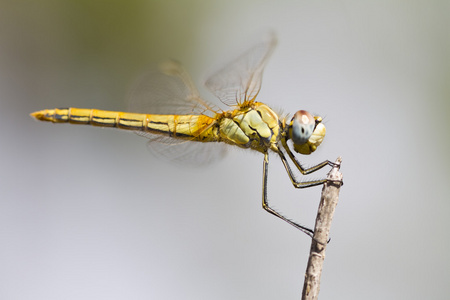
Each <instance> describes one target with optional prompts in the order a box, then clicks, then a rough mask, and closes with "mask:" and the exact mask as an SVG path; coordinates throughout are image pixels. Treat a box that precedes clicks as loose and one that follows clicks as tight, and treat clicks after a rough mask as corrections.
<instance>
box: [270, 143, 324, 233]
mask: <svg viewBox="0 0 450 300" xmlns="http://www.w3.org/2000/svg"><path fill="white" fill-rule="evenodd" d="M268 167H269V153H267V152H266V153H264V165H263V199H262V207H263V208H264V210H266V211H267V212H269V213H271V214H272V215H274V216H277V217H278V218H280V219H281V220H283V221H285V222H287V223H289V224H291V225H292V226H294V227H295V228H297V229H299V230H301V231H302V232H304V233H306V234H307V235H309V236H310V237H313V234H314V231H313V230H312V229H310V228H308V227H305V226H302V225H300V224H297V223H295V222H293V221H292V220H289V219H288V218H286V217H285V216H283V215H282V214H280V213H279V212H277V211H276V210H275V209H273V208H272V207H270V206H269V202H268V201H267V176H268V171H269V168H268ZM320 184H321V183H320Z"/></svg>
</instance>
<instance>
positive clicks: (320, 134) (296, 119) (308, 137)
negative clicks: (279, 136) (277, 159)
mask: <svg viewBox="0 0 450 300" xmlns="http://www.w3.org/2000/svg"><path fill="white" fill-rule="evenodd" d="M325 133H326V129H325V125H323V123H322V118H321V117H319V116H315V117H313V116H312V115H311V114H310V113H309V112H307V111H305V110H299V111H298V112H296V113H295V115H294V116H293V117H292V120H291V122H290V124H289V127H288V135H289V138H290V139H291V140H292V142H293V143H294V150H295V151H296V152H298V153H301V154H311V153H313V152H314V151H316V149H317V147H318V146H319V145H320V144H321V143H322V141H323V138H324V137H325Z"/></svg>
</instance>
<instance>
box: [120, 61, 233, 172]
mask: <svg viewBox="0 0 450 300" xmlns="http://www.w3.org/2000/svg"><path fill="white" fill-rule="evenodd" d="M128 110H129V111H130V112H135V113H145V114H171V115H173V114H177V115H191V114H206V115H211V114H214V113H215V112H216V111H217V110H218V109H217V108H216V107H214V106H213V105H211V104H209V103H208V102H206V101H204V100H203V99H202V98H201V97H200V95H199V93H198V91H197V88H196V87H195V85H194V83H193V82H192V80H191V78H190V76H189V74H188V73H187V72H186V70H185V69H184V68H183V67H182V66H181V64H180V63H178V62H176V61H173V60H170V61H166V62H163V63H162V64H160V65H159V66H157V67H155V68H153V69H151V70H150V71H148V72H147V73H145V74H144V75H143V76H141V77H140V78H139V79H138V80H137V81H136V83H135V84H134V86H133V87H132V89H131V91H130V94H129V96H128ZM135 133H136V134H137V135H139V136H143V137H145V138H147V139H149V142H148V144H147V146H148V148H149V150H150V151H151V152H152V153H153V154H154V155H155V156H157V157H162V158H164V159H168V160H170V161H173V162H177V163H182V164H188V165H202V164H206V163H209V162H211V161H214V160H216V159H219V158H221V157H223V156H224V155H225V151H226V147H224V145H215V144H216V143H212V144H214V145H207V144H206V143H200V142H193V141H189V140H179V139H174V138H171V137H168V136H162V135H156V134H151V133H148V132H142V131H136V132H135ZM219 146H222V147H219Z"/></svg>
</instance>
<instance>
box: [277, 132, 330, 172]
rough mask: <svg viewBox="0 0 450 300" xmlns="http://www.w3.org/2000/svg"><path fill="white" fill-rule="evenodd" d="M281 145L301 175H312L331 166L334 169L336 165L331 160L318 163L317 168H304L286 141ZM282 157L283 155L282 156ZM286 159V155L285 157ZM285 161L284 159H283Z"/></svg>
mask: <svg viewBox="0 0 450 300" xmlns="http://www.w3.org/2000/svg"><path fill="white" fill-rule="evenodd" d="M281 144H282V145H283V148H284V149H285V150H286V153H287V154H288V155H289V158H290V159H291V160H292V162H293V163H294V165H295V166H296V167H297V169H298V170H299V171H300V173H302V174H303V175H308V174H311V173H313V172H315V171H317V170H320V169H322V168H323V167H325V166H330V167H334V166H335V163H334V162H331V161H329V160H325V161H323V162H321V163H318V164H317V165H315V166H312V167H310V168H304V167H303V166H302V165H301V164H300V162H299V161H298V160H297V158H296V157H295V156H294V154H293V153H292V151H291V149H290V148H289V147H288V145H287V142H286V140H284V139H283V140H282V141H281ZM280 152H281V150H278V153H280ZM280 156H281V155H280ZM283 157H284V155H283ZM281 159H283V158H281Z"/></svg>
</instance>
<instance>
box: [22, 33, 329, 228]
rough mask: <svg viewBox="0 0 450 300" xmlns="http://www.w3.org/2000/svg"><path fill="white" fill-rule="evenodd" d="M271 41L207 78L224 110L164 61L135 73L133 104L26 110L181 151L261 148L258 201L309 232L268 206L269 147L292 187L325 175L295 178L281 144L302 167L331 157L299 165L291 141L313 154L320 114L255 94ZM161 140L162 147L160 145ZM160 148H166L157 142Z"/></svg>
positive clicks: (304, 170)
mask: <svg viewBox="0 0 450 300" xmlns="http://www.w3.org/2000/svg"><path fill="white" fill-rule="evenodd" d="M275 45H276V38H275V36H273V35H271V36H270V37H268V38H267V39H266V40H263V41H261V42H259V43H258V44H256V45H254V46H253V47H252V48H250V49H249V50H248V51H247V52H245V53H244V54H243V55H241V56H240V57H239V58H237V59H236V60H234V61H233V62H232V63H230V64H229V65H227V66H226V67H224V68H223V69H221V70H219V71H218V72H217V73H214V74H213V75H212V76H210V77H209V79H207V80H206V82H205V85H206V87H207V88H208V89H209V90H210V91H211V92H212V93H213V94H215V95H216V96H217V98H219V100H220V101H221V102H222V103H223V104H225V105H226V106H227V107H228V108H229V109H228V110H221V109H219V108H216V107H215V106H213V105H211V104H210V103H208V102H207V101H205V100H203V99H202V98H201V97H200V95H199V92H198V91H197V89H196V87H195V85H194V84H193V82H192V80H191V78H190V77H189V75H188V74H187V72H186V71H185V70H184V69H183V68H182V66H181V65H180V64H179V63H177V62H175V61H169V62H166V63H163V64H161V65H160V66H159V68H158V69H157V70H156V71H152V72H149V73H148V74H146V75H145V76H143V77H142V78H141V80H140V81H138V83H137V85H136V87H135V88H134V90H133V91H132V97H131V98H130V101H129V102H130V107H129V109H130V111H133V112H117V111H106V110H99V109H84V108H56V109H44V110H41V111H36V112H33V113H31V116H32V117H34V118H35V119H37V120H40V121H48V122H53V123H70V124H84V125H92V126H99V127H114V128H119V129H125V130H132V131H135V132H136V133H137V134H139V135H141V136H144V137H147V138H149V139H150V141H149V146H150V147H154V146H155V145H159V146H157V147H160V148H157V149H159V150H160V151H161V152H163V153H164V152H166V150H169V151H170V152H173V151H177V152H178V153H179V151H178V150H179V149H181V150H180V151H182V152H183V151H184V150H185V147H186V145H187V144H188V145H190V144H194V143H193V142H203V143H206V142H222V143H226V144H229V145H235V146H238V147H241V148H245V149H252V150H255V151H258V152H261V153H262V154H263V155H264V162H263V184H262V206H263V208H264V209H265V210H266V211H268V212H269V213H271V214H273V215H275V216H277V217H278V218H280V219H282V220H284V221H286V222H287V223H289V224H291V225H292V226H294V227H296V228H298V229H299V230H301V231H303V232H304V233H306V234H307V235H309V236H312V235H313V230H311V229H309V228H307V227H305V226H303V225H300V224H298V223H295V222H294V221H292V220H290V219H288V218H286V217H284V216H283V215H282V214H280V213H279V212H277V211H276V210H274V209H273V208H271V207H270V206H269V203H268V200H267V176H268V165H269V152H270V151H273V152H275V153H276V154H278V156H279V157H280V158H281V162H282V163H283V165H284V167H285V169H286V171H287V174H288V176H289V178H290V180H291V182H292V184H293V185H294V187H296V188H307V187H312V186H317V185H321V184H323V183H324V182H325V181H326V179H320V180H314V181H297V180H296V178H295V176H294V174H293V172H292V170H291V167H290V165H289V163H288V161H287V159H286V156H285V154H284V151H285V152H286V153H287V155H288V157H289V158H290V159H291V161H292V162H293V163H294V165H295V167H296V168H297V169H298V170H299V171H300V172H301V174H303V175H307V174H310V173H313V172H315V171H317V170H319V169H321V168H323V167H324V166H326V165H329V166H333V165H334V163H332V162H330V161H328V160H326V161H323V162H321V163H319V164H317V165H315V166H313V167H310V168H304V167H302V165H301V164H300V163H299V161H298V160H297V159H296V157H295V156H294V154H293V153H292V151H291V149H290V147H289V146H288V140H291V141H292V144H293V149H294V151H295V152H297V153H300V154H306V155H308V154H311V153H312V152H314V151H315V150H316V149H317V147H318V146H319V145H320V144H321V143H322V141H323V139H324V137H325V132H326V129H325V126H324V124H323V123H322V118H321V117H320V116H313V115H311V114H310V113H309V112H307V111H304V110H299V111H297V112H296V113H295V114H294V115H293V116H292V118H291V119H290V120H289V119H287V117H285V116H281V115H279V114H277V113H276V112H275V111H274V110H272V109H271V108H270V107H269V106H267V105H266V104H264V103H261V102H257V101H256V96H257V95H258V93H259V91H260V88H261V82H262V75H263V69H264V67H265V65H266V63H267V61H268V58H269V56H270V55H271V54H272V52H273V49H274V47H275ZM161 147H162V148H161ZM161 149H163V150H161ZM283 149H284V150H283Z"/></svg>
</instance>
